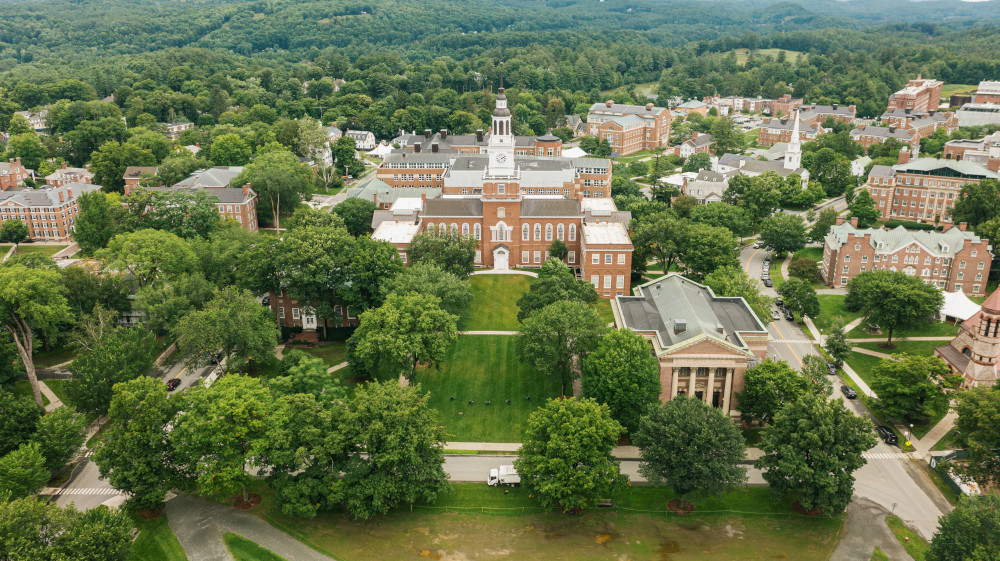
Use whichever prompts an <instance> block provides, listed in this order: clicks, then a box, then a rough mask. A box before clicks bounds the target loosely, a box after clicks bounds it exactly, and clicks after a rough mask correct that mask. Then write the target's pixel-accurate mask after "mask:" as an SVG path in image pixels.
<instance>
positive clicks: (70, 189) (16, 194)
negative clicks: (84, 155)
mask: <svg viewBox="0 0 1000 561" xmlns="http://www.w3.org/2000/svg"><path fill="white" fill-rule="evenodd" d="M100 188H101V186H100V185H93V184H91V183H77V182H73V183H67V184H66V185H63V186H62V187H49V188H46V189H20V190H17V191H15V190H13V189H11V190H7V191H0V204H6V203H9V204H14V205H18V206H25V207H30V206H38V207H50V206H51V207H57V206H60V205H62V204H64V203H63V202H60V201H59V195H60V194H62V196H63V200H64V201H65V202H68V201H71V200H75V199H76V198H77V197H79V196H80V195H82V194H83V193H90V192H93V191H97V190H99V189H100ZM70 193H72V196H71V195H70Z"/></svg>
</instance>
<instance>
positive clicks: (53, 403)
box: [38, 380, 63, 413]
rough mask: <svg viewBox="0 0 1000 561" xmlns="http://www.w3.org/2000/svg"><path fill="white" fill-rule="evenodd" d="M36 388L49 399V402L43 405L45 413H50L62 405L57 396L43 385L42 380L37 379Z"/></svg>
mask: <svg viewBox="0 0 1000 561" xmlns="http://www.w3.org/2000/svg"><path fill="white" fill-rule="evenodd" d="M38 390H39V391H41V392H42V395H44V396H45V397H46V398H48V400H49V404H48V405H46V406H45V412H46V413H51V412H53V411H55V410H56V409H59V408H60V407H62V404H63V403H62V401H60V400H59V396H57V395H56V394H55V392H53V391H52V390H50V389H49V387H48V386H46V385H45V382H42V381H41V380H39V381H38Z"/></svg>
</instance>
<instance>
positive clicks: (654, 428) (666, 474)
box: [632, 396, 747, 501]
mask: <svg viewBox="0 0 1000 561" xmlns="http://www.w3.org/2000/svg"><path fill="white" fill-rule="evenodd" d="M632 443H633V444H634V445H636V446H638V447H639V450H640V451H641V452H642V462H641V463H640V464H639V473H641V474H642V476H643V477H645V478H646V479H647V480H649V482H650V483H653V484H656V485H663V484H666V485H669V486H670V488H671V489H672V490H673V491H674V492H675V493H677V494H678V495H680V497H681V500H682V501H683V500H684V499H685V498H686V497H687V496H688V495H690V494H691V493H694V492H698V493H699V494H700V495H701V496H703V497H711V496H717V495H721V494H722V493H723V492H725V491H726V490H727V489H732V488H734V487H737V486H740V485H742V484H743V483H744V482H745V481H746V477H747V475H746V474H747V469H746V468H745V467H741V465H740V463H741V462H742V461H743V454H744V453H745V452H746V444H744V442H743V435H742V434H740V431H739V429H737V428H736V425H734V424H733V422H732V420H731V419H730V418H729V417H728V416H727V415H726V414H725V413H723V412H722V411H721V410H719V409H716V408H714V407H712V406H711V405H708V404H706V403H705V402H703V401H701V400H700V399H695V398H694V397H686V396H677V397H676V398H674V399H671V400H670V401H667V402H666V403H664V404H662V405H660V406H658V407H654V408H652V409H651V410H650V411H649V414H648V415H645V416H643V417H642V419H641V420H640V421H639V430H638V431H636V432H635V434H634V436H633V438H632Z"/></svg>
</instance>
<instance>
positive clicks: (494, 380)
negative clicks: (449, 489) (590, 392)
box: [417, 335, 560, 442]
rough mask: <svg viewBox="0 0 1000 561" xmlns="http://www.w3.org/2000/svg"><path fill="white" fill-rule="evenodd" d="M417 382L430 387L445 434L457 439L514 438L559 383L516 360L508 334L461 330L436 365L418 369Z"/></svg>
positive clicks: (517, 438)
mask: <svg viewBox="0 0 1000 561" xmlns="http://www.w3.org/2000/svg"><path fill="white" fill-rule="evenodd" d="M417 382H418V383H420V384H421V386H422V387H423V389H424V390H426V391H429V392H430V399H429V403H430V405H431V407H433V408H434V409H436V410H437V411H438V422H439V423H441V425H443V426H444V427H445V430H446V431H447V432H448V433H449V435H450V436H448V439H449V440H450V441H460V442H465V441H476V442H520V441H521V437H522V434H523V431H524V424H525V422H526V421H527V420H528V415H530V414H531V412H532V411H534V410H535V409H536V408H538V407H539V406H541V405H543V404H544V403H545V401H546V399H548V398H550V397H556V396H558V395H559V389H560V385H559V383H558V382H557V381H556V380H552V379H549V378H547V377H545V376H543V375H541V374H539V373H537V372H536V371H535V369H534V368H533V367H532V366H530V365H528V364H526V363H523V362H520V361H519V360H518V356H517V345H516V338H515V337H514V336H511V335H461V336H459V338H458V341H456V342H455V344H454V345H452V347H451V349H449V350H448V354H447V356H446V357H445V359H444V361H443V363H442V364H441V369H440V370H438V369H436V368H421V369H419V370H418V371H417ZM451 396H455V400H454V401H452V400H451ZM527 396H531V399H530V400H526V399H525V397H527ZM508 399H509V400H510V405H507V404H506V402H505V401H506V400H508ZM470 400H471V401H473V402H474V403H473V404H472V405H469V401H470ZM487 401H490V402H491V404H490V405H486V402H487Z"/></svg>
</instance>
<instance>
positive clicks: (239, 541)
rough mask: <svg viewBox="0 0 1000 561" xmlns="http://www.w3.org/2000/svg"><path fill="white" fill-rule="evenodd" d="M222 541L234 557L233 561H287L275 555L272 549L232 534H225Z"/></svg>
mask: <svg viewBox="0 0 1000 561" xmlns="http://www.w3.org/2000/svg"><path fill="white" fill-rule="evenodd" d="M222 541H223V543H225V544H226V549H228V550H229V554H230V555H232V556H233V561H285V558H284V557H280V556H278V555H275V554H274V552H272V551H271V550H270V549H266V548H263V547H261V546H259V545H257V544H256V543H254V542H252V541H250V540H248V539H246V538H244V537H243V536H239V535H237V534H234V533H232V532H226V533H225V534H223V535H222Z"/></svg>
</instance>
